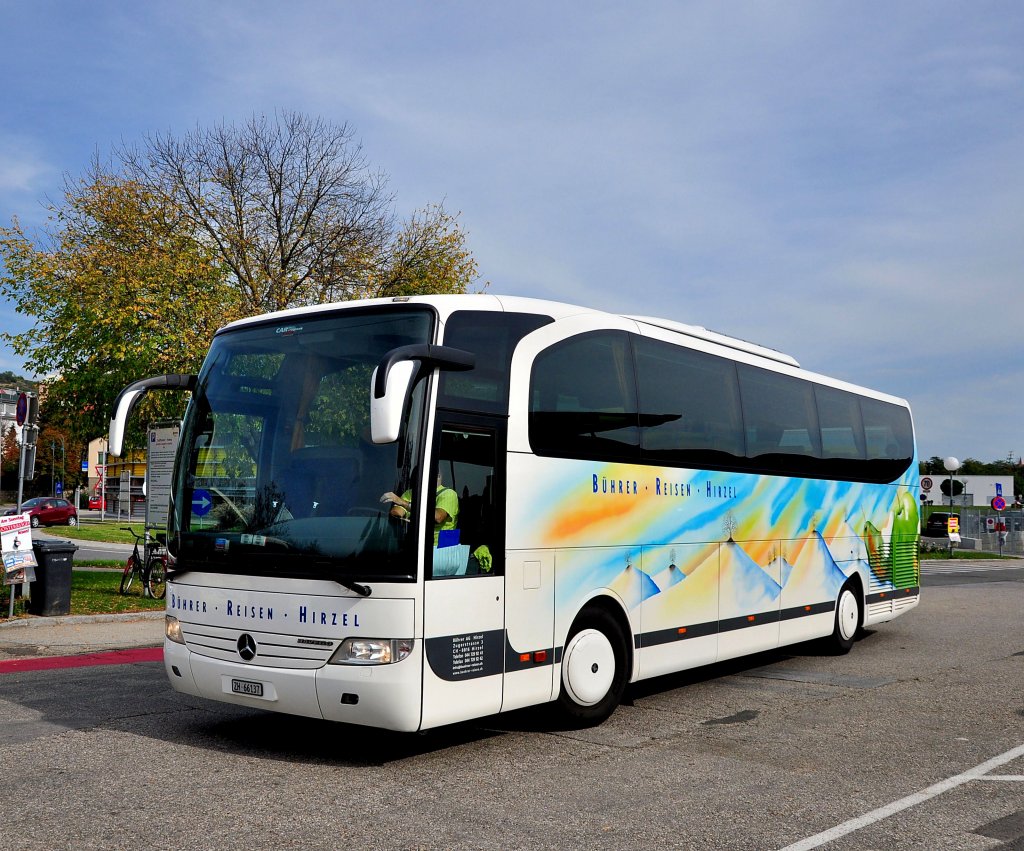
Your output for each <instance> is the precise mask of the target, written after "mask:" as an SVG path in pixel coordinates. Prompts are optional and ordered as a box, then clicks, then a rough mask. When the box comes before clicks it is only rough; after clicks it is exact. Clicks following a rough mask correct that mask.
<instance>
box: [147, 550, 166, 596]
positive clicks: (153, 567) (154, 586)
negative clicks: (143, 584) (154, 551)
mask: <svg viewBox="0 0 1024 851" xmlns="http://www.w3.org/2000/svg"><path fill="white" fill-rule="evenodd" d="M146 575H147V576H148V577H149V579H148V583H149V593H150V596H152V597H156V599H158V600H162V599H163V598H164V594H166V593H167V582H166V580H167V576H166V574H165V572H164V559H163V556H159V555H152V556H150V557H149V562H148V564H147V565H146Z"/></svg>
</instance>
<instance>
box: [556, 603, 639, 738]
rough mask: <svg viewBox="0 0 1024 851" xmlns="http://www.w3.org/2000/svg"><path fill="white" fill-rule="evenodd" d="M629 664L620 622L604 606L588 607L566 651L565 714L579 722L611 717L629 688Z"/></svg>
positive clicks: (560, 697) (585, 723) (560, 700)
mask: <svg viewBox="0 0 1024 851" xmlns="http://www.w3.org/2000/svg"><path fill="white" fill-rule="evenodd" d="M626 666H627V651H626V640H625V638H624V637H623V634H622V629H621V628H620V627H619V624H618V622H617V621H616V620H615V618H613V617H612V616H611V615H610V614H609V613H608V612H606V611H604V610H603V609H585V610H584V611H583V612H582V613H581V614H580V616H579V617H578V618H577V619H576V622H575V623H574V624H573V628H572V630H571V631H570V633H569V640H568V641H567V642H566V644H565V652H564V653H563V654H562V688H561V692H560V693H559V695H558V704H559V708H560V710H561V712H562V715H563V716H564V717H565V718H566V719H567V720H568V721H570V722H571V723H572V724H574V725H578V726H589V725H593V724H600V723H601V722H602V721H604V720H605V719H606V718H608V716H610V715H611V714H612V712H614V711H615V707H616V706H618V705H619V701H620V700H621V699H622V694H623V692H624V691H625V689H626V679H627V670H626Z"/></svg>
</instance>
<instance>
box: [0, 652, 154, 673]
mask: <svg viewBox="0 0 1024 851" xmlns="http://www.w3.org/2000/svg"><path fill="white" fill-rule="evenodd" d="M163 659H164V649H163V647H140V648H138V649H136V650H106V651H104V652H102V653H83V654H82V655H81V656H34V657H32V658H31V659H8V660H7V661H4V662H0V674H15V673H19V672H22V671H52V670H57V669H60V668H88V667H91V666H93V665H131V664H133V663H135V662H162V661H163Z"/></svg>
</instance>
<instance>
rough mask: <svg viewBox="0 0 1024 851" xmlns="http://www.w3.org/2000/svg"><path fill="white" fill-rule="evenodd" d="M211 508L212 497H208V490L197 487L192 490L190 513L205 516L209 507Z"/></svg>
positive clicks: (208, 511)
mask: <svg viewBox="0 0 1024 851" xmlns="http://www.w3.org/2000/svg"><path fill="white" fill-rule="evenodd" d="M211 508H213V499H212V498H211V497H210V492H209V491H206V490H203V489H202V488H197V489H196V490H194V491H192V513H193V514H194V515H195V516H196V517H205V516H206V515H207V514H209V513H210V509H211Z"/></svg>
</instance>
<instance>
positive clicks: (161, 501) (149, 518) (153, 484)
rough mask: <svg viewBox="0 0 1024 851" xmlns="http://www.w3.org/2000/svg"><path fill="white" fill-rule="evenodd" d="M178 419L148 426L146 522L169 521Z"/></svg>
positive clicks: (161, 523) (155, 524)
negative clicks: (169, 422) (168, 507)
mask: <svg viewBox="0 0 1024 851" xmlns="http://www.w3.org/2000/svg"><path fill="white" fill-rule="evenodd" d="M180 433H181V425H180V424H178V423H173V424H168V423H157V424H154V425H151V426H150V427H149V437H148V440H147V441H146V447H147V452H146V526H147V527H163V526H166V525H167V506H168V505H169V504H170V500H171V484H172V482H171V477H172V474H173V472H174V455H175V453H176V452H177V451H178V436H179V435H180Z"/></svg>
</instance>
